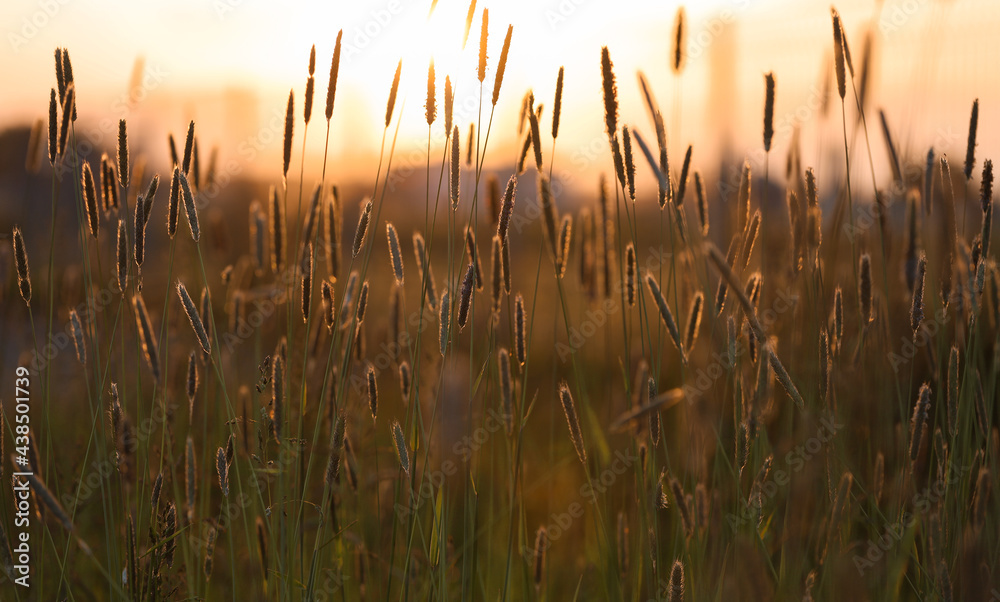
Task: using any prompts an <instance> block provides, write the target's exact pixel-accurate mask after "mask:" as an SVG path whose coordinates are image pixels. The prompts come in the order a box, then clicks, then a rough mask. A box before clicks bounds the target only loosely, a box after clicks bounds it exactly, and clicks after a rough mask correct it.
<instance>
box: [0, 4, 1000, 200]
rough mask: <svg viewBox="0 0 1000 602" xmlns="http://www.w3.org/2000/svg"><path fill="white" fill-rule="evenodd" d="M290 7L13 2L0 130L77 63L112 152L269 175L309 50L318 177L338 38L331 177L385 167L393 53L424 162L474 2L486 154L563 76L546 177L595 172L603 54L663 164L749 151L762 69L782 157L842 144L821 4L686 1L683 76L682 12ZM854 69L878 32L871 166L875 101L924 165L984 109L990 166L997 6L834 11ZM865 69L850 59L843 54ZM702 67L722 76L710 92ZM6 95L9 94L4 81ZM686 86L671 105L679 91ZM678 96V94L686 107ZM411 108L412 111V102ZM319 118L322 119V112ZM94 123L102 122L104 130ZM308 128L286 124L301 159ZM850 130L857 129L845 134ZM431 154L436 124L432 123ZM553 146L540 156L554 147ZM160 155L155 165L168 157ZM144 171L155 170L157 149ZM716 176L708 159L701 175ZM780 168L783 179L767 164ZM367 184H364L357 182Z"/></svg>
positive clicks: (410, 145) (464, 78) (505, 154)
mask: <svg viewBox="0 0 1000 602" xmlns="http://www.w3.org/2000/svg"><path fill="white" fill-rule="evenodd" d="M313 4H317V5H318V4H320V3H301V2H300V3H288V5H287V6H282V7H281V8H280V9H279V8H276V5H275V4H274V3H266V2H263V1H261V0H211V1H208V2H201V1H198V2H196V1H194V0H171V1H169V2H168V1H165V0H164V1H154V2H142V3H134V2H125V1H124V0H119V1H115V2H101V3H99V4H98V3H95V2H88V1H84V0H76V1H69V0H14V1H10V0H7V1H5V2H4V3H3V4H2V5H0V23H3V26H2V29H3V30H4V32H3V33H4V37H5V44H3V46H2V48H3V49H2V50H0V54H2V56H0V82H3V85H0V106H2V107H3V110H2V112H0V126H5V125H11V124H14V123H23V122H27V121H29V120H33V119H35V118H39V117H42V116H44V114H45V109H46V106H47V99H48V92H49V88H50V87H52V86H54V75H53V68H52V62H53V61H52V51H53V49H54V48H55V47H56V46H66V47H68V48H69V50H70V52H71V56H72V58H73V65H74V71H75V79H76V82H77V87H78V95H79V96H78V97H79V102H80V115H81V119H82V120H83V123H85V124H89V125H87V126H86V127H87V128H89V130H88V131H90V133H91V135H92V137H96V138H102V139H104V140H107V141H108V142H107V144H108V145H109V146H110V137H109V135H110V134H111V131H112V130H111V129H110V126H108V125H107V124H114V123H115V122H116V121H117V119H118V118H120V117H128V119H129V122H130V131H135V132H136V134H135V135H136V136H137V137H139V140H140V141H145V142H149V143H150V144H151V145H152V148H153V149H154V150H155V151H156V152H158V153H162V156H165V153H166V144H165V142H164V140H165V138H166V133H167V132H168V131H173V132H174V133H175V134H176V135H182V133H183V129H184V127H185V125H186V122H187V120H189V119H195V120H196V121H197V124H198V131H199V139H200V140H202V141H203V144H208V145H211V144H216V145H218V146H219V147H220V156H221V157H222V158H227V157H228V158H232V159H235V160H237V161H238V162H240V163H241V165H243V166H244V167H245V168H246V169H248V170H249V169H253V170H255V171H260V170H263V171H260V173H263V174H265V175H267V174H271V175H274V174H277V173H278V170H279V167H280V147H281V128H282V127H283V123H282V119H283V117H282V116H283V113H284V107H285V102H286V99H287V96H288V91H289V89H290V88H294V90H295V95H296V99H297V101H298V105H297V108H296V111H297V113H300V114H301V98H302V91H303V87H304V84H305V78H306V75H307V72H306V66H307V59H308V54H309V47H310V46H311V45H312V44H314V43H315V44H316V49H317V69H316V72H317V73H316V75H317V85H316V88H317V96H316V99H317V102H316V104H317V109H314V121H313V124H312V126H313V127H312V129H311V130H310V132H309V138H308V149H309V154H310V167H311V166H312V162H314V161H316V162H318V161H319V158H320V157H321V154H322V149H323V134H324V126H325V124H324V123H322V121H323V120H322V108H323V102H324V98H325V91H326V84H327V74H328V71H329V64H330V56H331V54H332V50H333V45H334V39H335V35H336V31H337V30H338V29H339V28H343V30H344V55H343V62H342V67H341V76H340V83H339V85H338V94H337V105H336V110H335V115H334V119H333V123H332V126H333V133H332V135H331V152H332V153H333V156H334V158H335V159H336V161H337V162H336V164H335V165H336V167H335V168H334V172H335V173H337V171H338V170H339V171H340V173H341V176H342V177H349V176H350V175H351V174H353V173H357V170H358V169H365V168H368V167H370V165H371V162H372V161H373V158H374V157H376V156H377V153H378V148H379V142H380V139H381V132H382V119H383V116H384V112H385V99H386V96H387V93H388V88H389V83H390V81H391V79H392V73H393V71H394V69H395V66H396V63H397V61H398V60H399V58H400V57H402V58H403V65H404V66H403V78H402V82H401V89H400V101H399V103H398V104H397V112H398V111H399V108H400V107H401V106H402V107H404V112H403V116H402V122H401V125H400V142H399V144H398V146H397V157H398V158H399V160H400V161H405V160H406V157H410V156H412V157H416V156H418V155H419V156H421V157H422V153H423V151H424V148H425V145H426V136H427V126H426V123H425V121H424V110H423V105H424V95H425V93H426V73H427V63H428V60H429V58H430V56H432V55H433V56H434V58H435V66H436V71H437V77H438V98H439V99H440V98H441V95H442V91H441V87H442V86H443V81H444V76H445V75H446V74H447V75H450V76H451V77H452V79H453V81H454V82H455V85H456V89H457V94H456V122H457V123H458V124H459V125H460V129H461V130H462V131H463V140H462V142H463V146H464V142H465V140H464V134H465V133H467V128H468V123H469V122H470V121H472V120H475V119H476V113H477V109H478V103H479V86H478V81H477V80H476V78H475V66H476V62H477V50H478V49H477V45H478V35H479V28H480V22H481V14H482V10H483V8H484V7H488V8H489V11H490V27H489V32H490V37H489V55H490V61H489V74H488V75H487V79H486V86H485V91H484V95H485V97H486V98H485V103H484V105H485V107H486V108H485V109H484V112H483V115H482V119H483V122H484V124H485V122H486V120H488V118H489V111H488V107H489V97H490V94H491V92H492V81H493V68H494V66H495V63H496V60H497V58H498V57H499V54H500V46H501V44H502V39H503V35H504V33H505V31H506V28H507V25H508V24H513V25H514V37H513V42H512V47H511V51H510V57H509V62H508V67H507V70H506V75H505V78H504V83H503V91H502V94H501V100H500V102H499V104H498V106H497V109H496V115H495V116H494V125H493V130H492V132H491V140H490V149H491V157H492V158H493V160H494V161H502V163H503V164H505V165H506V164H509V163H510V162H511V161H512V160H513V155H514V150H513V145H512V143H513V142H514V139H513V137H512V133H513V129H514V127H515V126H516V119H517V112H518V109H519V104H520V100H521V97H522V95H523V94H524V92H525V91H526V90H527V89H529V88H531V89H533V90H534V92H535V95H536V98H537V99H538V101H540V102H543V103H545V105H546V112H545V117H544V118H543V121H544V124H545V125H543V128H546V129H547V128H548V122H549V120H548V117H549V116H550V112H549V111H550V108H551V104H552V95H553V89H554V84H555V76H556V73H557V71H558V68H559V66H560V65H565V68H566V84H565V93H564V94H565V96H564V104H563V118H562V123H563V127H562V128H561V132H560V139H559V145H558V147H557V157H556V167H557V169H556V171H557V172H560V173H562V174H563V175H564V177H566V178H571V177H574V176H577V175H584V176H588V178H586V180H587V186H590V185H591V182H590V178H589V176H590V175H592V174H593V173H594V170H595V169H607V167H608V166H609V165H610V163H609V160H608V153H607V144H606V141H605V139H604V137H603V119H602V116H601V111H602V104H601V91H600V90H601V89H600V69H599V56H600V47H601V46H602V45H608V46H609V47H610V49H611V56H612V59H613V60H614V62H615V70H616V74H617V78H618V86H619V90H620V93H621V97H622V102H621V122H622V123H628V124H632V125H634V126H635V127H637V128H638V130H639V131H640V132H642V133H643V134H644V135H645V137H646V139H647V140H650V141H651V140H652V138H653V137H652V131H651V127H650V125H649V120H648V118H647V114H646V111H645V109H644V107H643V105H642V104H641V97H640V94H639V91H638V86H637V84H636V75H635V74H636V71H637V70H639V69H641V70H643V71H644V72H645V74H646V75H647V77H648V78H649V80H650V82H651V84H652V87H653V89H654V92H655V94H656V96H657V99H658V101H659V103H660V105H661V108H662V110H663V112H664V114H665V115H666V116H667V126H668V129H669V132H668V135H669V136H670V146H671V153H672V154H673V155H680V154H681V153H682V152H683V149H684V147H686V145H687V144H689V143H694V144H695V163H699V158H701V159H702V161H703V162H705V161H707V160H708V159H707V157H709V156H713V155H714V153H715V151H716V150H717V149H718V148H719V145H720V144H721V141H722V140H723V139H728V140H730V142H731V144H732V146H733V148H734V150H735V152H736V154H737V155H742V154H751V153H759V149H760V147H761V142H760V129H761V125H760V124H761V115H762V105H763V75H764V73H766V72H767V71H771V70H773V71H774V73H775V75H776V78H777V82H778V83H777V102H776V109H775V119H776V124H775V129H776V131H777V134H776V139H775V145H774V150H775V151H776V152H777V153H779V155H783V154H784V152H785V151H786V149H787V145H788V142H789V138H790V132H791V129H792V126H793V125H797V124H798V125H801V127H802V130H803V134H802V135H803V150H804V153H805V162H806V163H807V164H815V163H820V162H822V161H823V160H824V159H823V158H822V157H821V156H820V154H819V153H818V149H819V144H820V142H821V141H827V142H829V141H830V140H836V138H835V137H839V136H840V124H839V120H840V119H839V115H838V113H839V103H836V104H835V105H834V108H835V109H836V111H834V112H833V113H831V117H830V118H828V119H827V120H823V119H821V118H820V116H819V109H818V107H819V103H820V99H821V91H822V80H821V76H822V75H823V70H822V67H823V65H824V61H825V57H826V56H828V53H829V52H830V47H831V35H830V16H829V6H830V5H829V3H828V2H826V1H822V2H821V1H811V0H810V1H802V0H795V1H793V0H761V1H752V0H713V1H711V2H698V3H690V6H688V7H687V11H688V19H689V37H688V45H687V48H688V54H689V58H688V64H687V67H686V69H685V71H684V74H683V77H682V78H681V79H680V80H677V79H676V78H674V77H673V76H672V74H671V73H670V71H669V68H668V65H667V54H668V52H669V45H670V30H671V26H672V23H673V20H674V14H675V11H676V7H677V4H678V3H675V2H662V1H652V2H610V1H605V0H542V1H541V2H531V1H528V0H518V1H505V2H503V3H493V2H486V1H480V2H478V4H477V8H476V12H475V18H474V20H473V25H472V32H471V33H470V36H469V37H470V41H469V43H468V46H467V47H466V49H465V50H464V51H463V50H462V48H461V46H462V35H463V30H464V21H465V15H466V12H467V11H468V7H469V5H468V3H467V2H466V1H465V0H462V1H461V2H455V1H449V0H440V1H439V2H438V3H437V7H436V8H435V11H434V13H433V14H432V15H431V16H430V18H428V9H429V7H430V0H426V1H425V0H421V1H419V2H404V1H403V0H387V1H376V2H358V3H336V5H337V6H336V7H331V6H330V4H331V3H323V6H324V8H318V7H317V6H314V5H313ZM837 6H838V9H839V10H840V12H841V14H842V15H843V17H844V21H845V25H846V28H847V33H848V36H849V39H850V40H851V44H852V48H853V49H854V53H855V55H856V56H858V55H860V54H861V53H862V50H861V48H862V45H863V34H864V32H865V30H866V28H867V27H869V26H870V25H871V24H873V23H874V24H875V32H874V36H873V40H874V46H875V54H874V57H875V60H874V62H873V65H874V66H873V73H874V84H873V86H872V92H871V99H872V102H871V104H870V106H869V111H870V115H869V127H870V129H871V132H870V133H871V138H872V146H873V149H872V150H873V153H874V156H875V159H876V163H877V165H876V167H877V169H879V171H880V172H881V171H882V170H883V169H885V167H886V164H887V163H886V160H885V150H884V146H883V144H882V136H881V132H880V129H879V127H880V126H879V122H878V119H877V108H878V107H880V106H884V107H886V108H887V116H888V119H889V123H890V127H892V128H893V133H894V135H895V137H896V139H897V143H898V144H899V145H900V147H901V151H902V152H904V153H908V154H910V155H913V156H914V157H918V156H922V154H923V153H925V152H926V148H927V147H928V146H930V145H932V144H933V145H934V146H935V147H937V148H938V149H940V150H943V151H945V152H950V153H952V154H953V155H954V154H956V153H962V156H964V144H965V136H966V131H967V127H968V114H969V108H970V106H971V104H972V100H973V99H974V98H976V97H978V98H980V103H981V116H980V128H981V129H980V132H981V134H980V146H979V149H980V153H981V154H980V156H981V157H985V156H989V155H991V154H992V155H994V156H996V153H997V151H1000V145H998V144H997V143H996V141H995V140H991V139H990V138H989V137H988V135H987V134H988V133H989V132H991V131H992V130H993V127H992V124H993V123H994V121H993V115H997V114H1000V94H998V86H997V81H996V78H997V77H998V76H997V73H998V72H997V70H996V68H995V66H996V65H997V64H1000V63H998V61H997V60H996V59H997V58H998V57H997V56H996V55H997V53H998V52H1000V51H998V49H997V47H996V45H995V44H992V43H991V39H992V37H993V35H992V31H993V30H995V27H996V25H998V24H1000V6H998V3H996V2H991V1H990V0H953V1H943V0H885V1H884V2H883V3H882V6H881V12H877V10H876V3H874V2H872V1H870V0H849V1H848V0H845V1H843V2H838V3H837ZM137 57H142V61H143V62H142V63H141V64H140V66H141V67H142V71H141V72H139V73H138V76H139V77H137V78H135V79H137V80H138V81H141V82H142V86H141V87H140V88H139V89H138V94H137V95H136V98H135V100H137V102H135V103H131V104H130V103H129V102H128V101H129V95H128V88H129V82H130V80H131V79H133V77H134V76H133V69H134V68H135V65H136V59H137ZM855 60H858V59H855ZM713 72H714V73H715V74H716V76H715V77H714V83H713V77H712V74H713ZM15 83H16V85H15ZM679 90H682V91H683V93H682V94H680V95H678V93H677V92H678V91H679ZM678 99H679V101H678ZM404 103H405V105H404ZM316 115H318V116H319V118H317V117H316ZM102 119H104V120H106V121H105V122H104V125H102V123H101V120H102ZM301 125H302V124H301V121H299V123H298V124H297V126H296V127H297V130H296V134H297V137H296V143H295V149H296V153H298V152H299V149H300V145H301V138H300V137H298V136H299V135H300V133H301ZM852 128H853V125H852ZM434 135H435V144H436V146H437V148H438V150H439V151H440V145H441V143H442V141H443V128H442V126H441V125H440V123H436V124H435V128H434ZM546 150H548V149H546ZM162 156H161V157H160V158H162ZM153 158H154V159H157V158H158V157H156V156H154V157H153ZM704 167H705V168H713V167H714V165H705V166H704ZM776 171H780V170H776ZM365 177H368V176H365Z"/></svg>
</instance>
